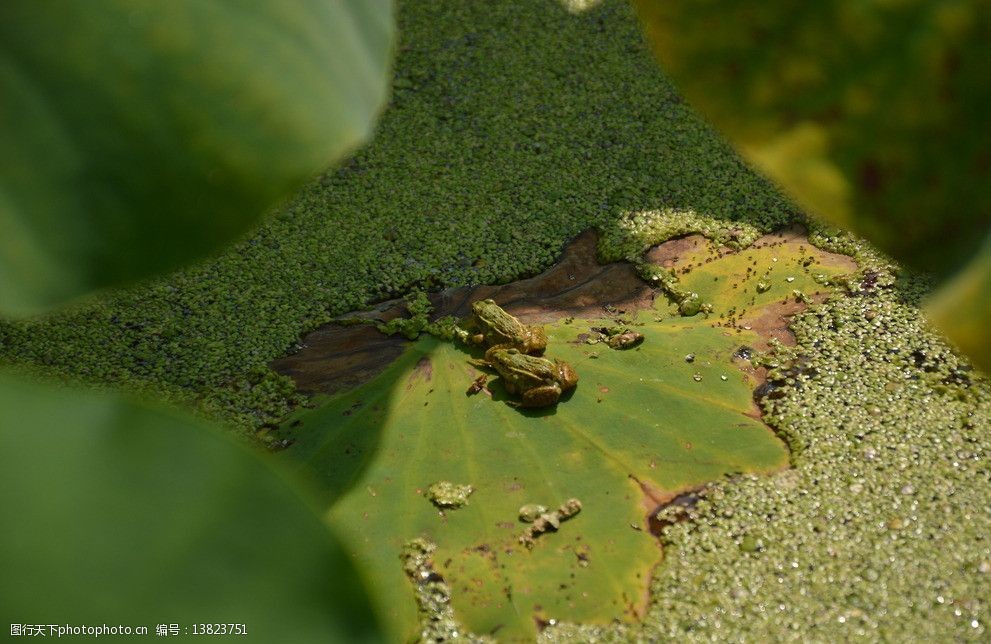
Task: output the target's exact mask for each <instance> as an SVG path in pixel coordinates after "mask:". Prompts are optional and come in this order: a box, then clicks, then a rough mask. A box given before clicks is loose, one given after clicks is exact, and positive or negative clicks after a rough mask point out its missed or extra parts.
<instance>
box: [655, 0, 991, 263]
mask: <svg viewBox="0 0 991 644" xmlns="http://www.w3.org/2000/svg"><path fill="white" fill-rule="evenodd" d="M636 5H637V8H638V10H639V12H640V15H641V17H642V18H643V20H644V22H645V24H646V28H647V34H648V36H649V39H650V41H651V44H652V45H653V47H654V49H655V51H656V52H657V54H658V56H659V58H660V60H661V63H662V65H663V67H664V70H665V71H666V72H667V73H668V74H670V75H671V76H672V77H673V78H674V80H675V81H676V82H677V83H678V85H679V87H680V88H681V90H682V91H683V92H684V94H685V95H686V97H687V98H688V99H689V100H690V101H691V102H692V104H693V105H694V106H695V107H697V108H698V109H700V110H701V111H702V112H703V113H704V114H705V116H706V117H708V118H709V119H710V120H711V121H712V122H713V123H714V124H715V125H716V126H717V127H719V128H720V129H721V130H722V131H723V132H724V133H725V134H727V135H728V136H729V137H730V139H731V140H733V141H734V142H735V143H736V144H737V145H738V147H739V148H740V150H741V151H742V152H743V153H744V154H745V155H746V156H747V157H748V158H749V159H750V160H751V161H752V162H754V163H755V164H756V165H757V166H758V167H759V168H760V169H762V170H763V171H765V172H766V173H767V174H768V175H769V176H771V177H772V178H773V179H775V180H776V181H777V182H778V183H780V185H781V186H782V187H783V188H785V189H786V190H787V191H788V192H790V193H791V194H792V195H793V196H794V197H795V198H797V199H798V200H799V201H800V202H801V203H802V204H804V205H805V206H806V207H808V208H810V209H811V210H812V211H814V212H815V213H816V214H818V215H821V216H822V217H825V218H827V219H829V220H831V221H833V222H834V223H837V224H839V225H841V226H844V227H846V228H853V229H854V230H855V231H857V232H859V233H861V234H862V235H864V236H865V237H867V238H868V239H870V240H871V241H872V242H874V243H875V244H877V245H878V246H879V247H880V248H882V249H883V250H885V251H887V252H889V253H891V254H892V255H894V256H895V257H896V258H897V259H899V260H901V261H903V262H905V263H906V264H908V265H911V266H914V267H917V268H921V269H925V270H930V271H934V272H937V273H940V274H944V275H945V274H947V273H949V272H951V271H952V270H954V269H956V268H959V267H960V266H962V265H963V264H964V263H965V262H966V261H967V259H968V258H969V257H971V256H973V255H974V253H975V252H976V251H977V249H978V248H979V246H980V243H981V240H982V239H983V237H984V236H985V234H986V232H987V231H988V229H989V228H991V190H988V188H987V186H988V182H989V180H991V162H989V157H988V147H989V145H991V139H989V136H991V135H989V133H991V111H989V110H988V109H987V106H988V105H989V104H991V83H988V82H987V61H988V60H989V59H991V3H987V2H966V1H952V0H951V1H950V2H945V1H942V0H916V1H912V2H888V1H885V0H872V1H869V2H854V3H851V2H843V1H842V0H826V1H823V2H810V3H804V4H802V5H801V6H799V7H796V6H795V5H794V4H793V3H788V2H763V3H760V4H759V5H756V6H755V5H754V3H752V2H744V1H743V0H706V1H704V2H697V1H691V2H686V1H683V0H674V1H670V0H639V1H638V2H637V3H636Z"/></svg>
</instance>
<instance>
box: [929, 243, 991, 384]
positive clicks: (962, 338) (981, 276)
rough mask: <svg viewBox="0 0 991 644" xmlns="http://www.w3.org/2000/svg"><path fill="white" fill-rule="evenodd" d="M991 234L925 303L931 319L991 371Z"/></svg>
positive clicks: (983, 366)
mask: <svg viewBox="0 0 991 644" xmlns="http://www.w3.org/2000/svg"><path fill="white" fill-rule="evenodd" d="M989 302H991V236H989V237H988V240H987V241H986V242H985V243H984V248H983V249H982V250H981V253H980V254H979V255H978V256H977V258H976V259H975V260H974V261H972V262H971V263H970V264H968V265H967V267H966V268H965V269H964V270H963V271H961V272H960V273H959V274H958V275H956V276H955V277H954V278H953V279H952V280H950V281H949V282H948V283H947V284H946V285H944V286H943V287H942V288H941V289H940V290H939V291H937V293H936V294H935V295H934V296H933V298H932V299H931V300H930V301H929V302H928V303H927V305H926V313H927V314H928V316H929V318H930V319H931V320H932V322H933V323H934V324H935V325H936V326H938V327H939V328H940V329H941V330H942V331H943V332H945V333H946V335H948V336H949V337H950V339H951V340H953V342H954V343H956V345H957V346H958V347H959V348H960V349H961V350H962V351H963V352H964V353H966V354H967V355H968V356H969V357H970V358H972V359H973V360H974V364H976V365H977V366H978V367H980V368H981V369H984V370H985V371H988V372H991V342H988V329H991V306H989Z"/></svg>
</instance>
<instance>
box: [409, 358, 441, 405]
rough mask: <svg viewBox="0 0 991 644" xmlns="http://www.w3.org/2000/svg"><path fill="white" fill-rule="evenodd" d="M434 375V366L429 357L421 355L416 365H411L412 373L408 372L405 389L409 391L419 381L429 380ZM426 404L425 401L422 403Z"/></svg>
mask: <svg viewBox="0 0 991 644" xmlns="http://www.w3.org/2000/svg"><path fill="white" fill-rule="evenodd" d="M433 375H434V366H433V363H431V362H430V358H428V357H427V356H423V357H422V358H420V359H419V360H417V362H416V365H415V366H414V367H413V371H412V373H410V375H409V378H408V379H407V380H406V390H407V391H409V390H410V389H412V388H413V385H415V384H416V383H417V382H419V381H421V380H422V381H423V382H430V379H431V378H432V377H433ZM424 404H426V403H424Z"/></svg>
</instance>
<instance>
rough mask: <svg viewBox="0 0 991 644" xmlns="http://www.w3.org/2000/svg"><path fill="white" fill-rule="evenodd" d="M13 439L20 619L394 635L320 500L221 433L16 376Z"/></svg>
mask: <svg viewBox="0 0 991 644" xmlns="http://www.w3.org/2000/svg"><path fill="white" fill-rule="evenodd" d="M0 436H2V438H3V446H4V447H3V450H0V472H2V474H0V477H2V483H3V484H2V485H0V507H2V508H3V510H4V513H5V520H4V529H3V530H2V531H0V569H2V570H3V578H4V579H3V584H0V606H3V613H4V618H5V620H7V621H9V622H11V623H21V624H25V623H26V624H50V623H57V624H69V625H73V626H76V625H83V624H90V625H92V624H111V625H118V624H123V625H125V626H131V627H136V626H143V627H148V628H149V632H150V633H151V634H154V633H155V626H156V625H157V624H163V623H164V624H176V623H177V624H179V625H180V626H181V627H183V628H190V629H191V627H192V625H193V624H200V623H203V624H229V623H238V624H245V625H246V627H247V633H248V635H249V636H250V637H249V638H248V639H249V641H257V642H278V641H285V642H331V641H370V640H378V639H379V633H378V632H377V626H376V623H375V620H374V617H373V616H372V615H371V614H370V611H369V608H368V600H367V596H366V595H365V593H364V590H363V587H364V585H363V583H362V580H361V579H360V578H359V576H358V575H357V573H356V571H355V570H354V568H353V567H352V565H351V563H350V562H349V561H348V560H347V558H346V556H345V555H344V553H343V551H342V549H341V547H340V545H339V544H338V542H337V541H336V539H334V538H333V537H332V536H331V535H330V534H329V532H328V531H327V528H326V526H325V525H324V524H323V523H322V522H321V521H320V519H319V518H318V517H317V515H316V514H314V512H313V509H312V507H311V505H310V503H309V501H308V500H307V499H306V498H305V497H303V496H301V495H300V493H299V492H298V490H297V489H296V488H295V487H293V485H291V480H290V479H289V477H288V476H287V475H286V474H285V473H282V472H280V471H276V470H273V469H272V468H271V465H270V464H269V463H268V462H266V461H265V460H263V459H262V458H260V457H259V456H258V455H256V454H254V453H253V452H249V451H248V450H247V449H246V448H245V447H243V446H241V445H238V444H235V443H233V442H232V441H231V439H229V438H228V437H226V436H224V435H222V434H221V433H220V432H217V431H215V430H213V429H212V428H211V427H207V426H204V425H202V424H201V423H200V422H196V421H193V420H191V419H189V418H185V417H180V416H177V415H173V413H171V412H167V411H163V410H158V409H152V408H146V407H143V406H141V405H137V404H135V403H132V402H128V401H126V400H123V399H122V398H120V397H118V396H111V395H100V394H96V393H92V392H82V391H73V390H67V389H54V388H51V387H49V386H42V385H40V384H35V383H28V382H24V381H19V380H16V379H14V378H12V377H10V376H9V375H2V376H0ZM7 618H9V619H7ZM190 633H191V631H190Z"/></svg>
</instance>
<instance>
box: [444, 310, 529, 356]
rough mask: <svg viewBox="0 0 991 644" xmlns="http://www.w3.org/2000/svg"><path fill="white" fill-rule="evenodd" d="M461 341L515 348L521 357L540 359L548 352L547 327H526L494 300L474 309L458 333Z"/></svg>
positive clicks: (527, 325)
mask: <svg viewBox="0 0 991 644" xmlns="http://www.w3.org/2000/svg"><path fill="white" fill-rule="evenodd" d="M458 335H459V337H460V338H461V339H462V340H463V341H464V342H467V343H470V344H481V345H485V346H487V347H499V346H501V347H504V348H508V347H513V348H516V349H519V350H520V351H521V352H522V353H527V354H530V355H537V356H539V355H541V354H542V353H543V352H544V349H545V348H547V336H546V335H545V334H544V327H542V326H540V325H535V324H523V323H522V322H520V321H519V320H518V319H516V318H515V317H513V316H512V315H510V314H509V313H506V312H505V311H504V310H503V309H502V307H500V306H499V305H498V304H496V303H495V302H494V301H493V300H479V301H477V302H475V303H473V304H472V305H471V315H470V316H469V317H468V318H467V319H466V320H465V322H464V324H463V326H460V327H459V329H458Z"/></svg>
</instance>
